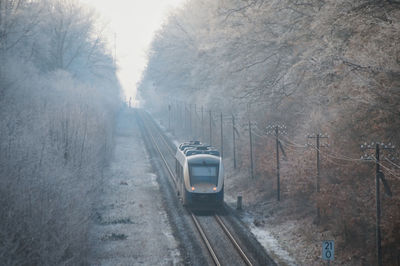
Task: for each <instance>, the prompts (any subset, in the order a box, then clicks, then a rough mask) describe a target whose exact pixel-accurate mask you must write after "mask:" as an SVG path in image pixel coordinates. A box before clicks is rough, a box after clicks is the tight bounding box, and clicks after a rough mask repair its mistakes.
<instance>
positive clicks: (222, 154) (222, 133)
mask: <svg viewBox="0 0 400 266" xmlns="http://www.w3.org/2000/svg"><path fill="white" fill-rule="evenodd" d="M220 118H221V157H224V129H223V126H224V125H223V121H222V112H221V116H220Z"/></svg>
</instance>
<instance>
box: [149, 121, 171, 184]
mask: <svg viewBox="0 0 400 266" xmlns="http://www.w3.org/2000/svg"><path fill="white" fill-rule="evenodd" d="M142 121H143V120H142ZM143 122H144V121H143ZM143 126H144V127H145V128H146V131H147V132H148V133H149V136H150V137H151V140H152V142H153V143H154V146H155V148H156V149H157V151H158V153H159V154H160V156H161V159H162V160H163V162H164V164H165V167H166V168H167V171H168V173H169V175H170V177H171V179H172V181H173V182H174V184H175V187H176V180H175V175H174V172H172V170H171V168H170V167H169V165H168V163H167V160H166V159H165V156H164V155H163V154H162V152H161V150H160V147H159V146H158V144H157V143H156V141H155V139H154V136H153V134H152V133H151V132H150V130H148V128H147V126H146V125H145V123H143Z"/></svg>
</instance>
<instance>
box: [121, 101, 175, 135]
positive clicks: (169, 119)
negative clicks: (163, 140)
mask: <svg viewBox="0 0 400 266" xmlns="http://www.w3.org/2000/svg"><path fill="white" fill-rule="evenodd" d="M130 105H131V104H130V103H129V106H130ZM168 130H171V104H168Z"/></svg>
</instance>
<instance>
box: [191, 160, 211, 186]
mask: <svg viewBox="0 0 400 266" xmlns="http://www.w3.org/2000/svg"><path fill="white" fill-rule="evenodd" d="M189 170H190V184H191V185H192V186H193V185H195V184H200V183H207V184H214V185H215V186H217V185H218V165H191V166H190V168H189Z"/></svg>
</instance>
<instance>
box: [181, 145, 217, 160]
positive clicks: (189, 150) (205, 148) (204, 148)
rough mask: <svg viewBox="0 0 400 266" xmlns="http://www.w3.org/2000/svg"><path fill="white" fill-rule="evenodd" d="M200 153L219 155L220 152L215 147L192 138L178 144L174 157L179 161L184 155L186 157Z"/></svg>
mask: <svg viewBox="0 0 400 266" xmlns="http://www.w3.org/2000/svg"><path fill="white" fill-rule="evenodd" d="M200 154H203V155H211V156H215V157H220V153H219V151H218V150H217V149H216V148H215V147H213V146H211V145H206V144H203V143H201V142H200V141H198V140H193V141H189V142H184V143H181V144H180V145H179V146H178V150H177V154H176V158H177V159H178V160H179V161H181V160H183V159H184V158H185V157H186V158H187V157H189V156H193V155H200Z"/></svg>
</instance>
